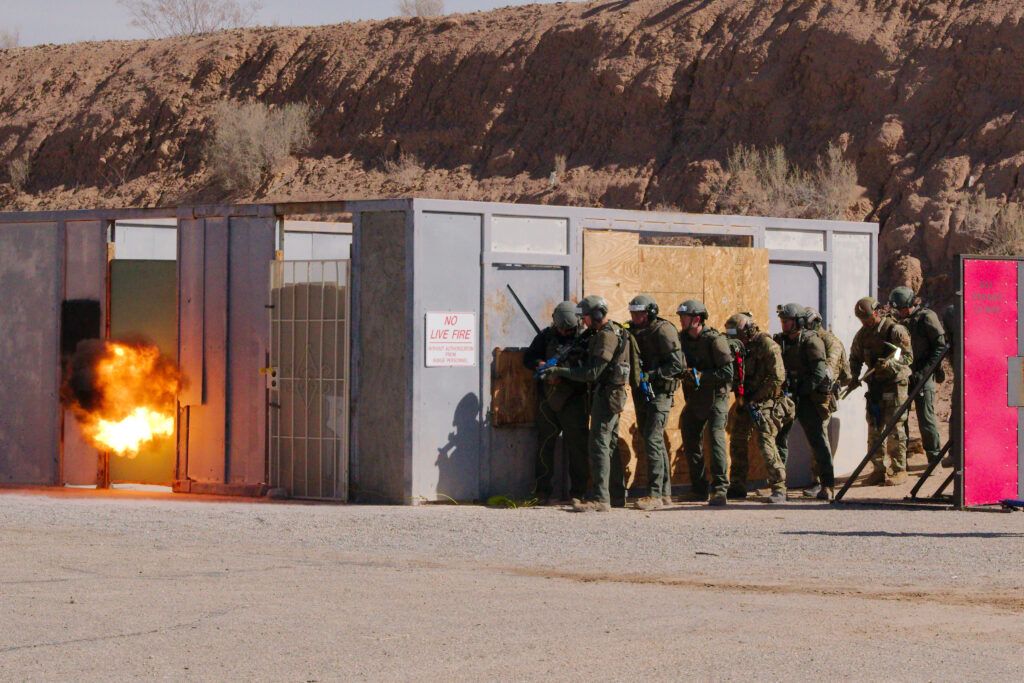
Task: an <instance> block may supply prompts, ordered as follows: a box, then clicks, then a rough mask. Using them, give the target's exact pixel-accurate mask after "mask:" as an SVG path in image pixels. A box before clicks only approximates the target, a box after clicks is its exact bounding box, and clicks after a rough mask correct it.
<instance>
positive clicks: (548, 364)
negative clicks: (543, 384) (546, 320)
mask: <svg viewBox="0 0 1024 683" xmlns="http://www.w3.org/2000/svg"><path fill="white" fill-rule="evenodd" d="M582 340H583V335H577V336H576V337H575V338H574V339H573V340H572V341H570V342H569V343H567V344H564V345H563V346H560V347H559V349H558V353H556V354H555V355H554V356H552V357H551V358H549V359H547V360H546V361H544V365H541V366H540V367H539V368H537V370H536V372H534V373H533V378H534V379H541V375H542V374H543V373H544V371H545V370H550V369H551V368H555V367H558V365H559V364H560V363H561V362H562V361H564V360H565V359H566V358H568V357H569V354H570V353H572V352H573V351H574V350H575V349H576V346H577V345H578V344H579V343H580V342H581V341H582Z"/></svg>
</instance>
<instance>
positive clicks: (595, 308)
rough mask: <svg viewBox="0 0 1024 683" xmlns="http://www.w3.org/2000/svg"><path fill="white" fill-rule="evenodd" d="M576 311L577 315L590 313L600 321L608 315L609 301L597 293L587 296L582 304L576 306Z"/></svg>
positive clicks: (596, 320)
mask: <svg viewBox="0 0 1024 683" xmlns="http://www.w3.org/2000/svg"><path fill="white" fill-rule="evenodd" d="M576 313H577V315H589V316H590V317H591V318H593V320H594V321H595V322H599V321H601V320H604V317H605V316H606V315H608V302H607V301H605V300H604V297H603V296H597V295H596V294H591V295H590V296H585V297H583V300H582V301H580V305H579V306H577V307H576Z"/></svg>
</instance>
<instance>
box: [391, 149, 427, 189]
mask: <svg viewBox="0 0 1024 683" xmlns="http://www.w3.org/2000/svg"><path fill="white" fill-rule="evenodd" d="M382 168H383V170H384V173H386V174H387V176H388V178H389V179H391V180H393V181H395V182H396V183H398V184H399V185H403V186H409V185H412V184H413V183H415V182H416V181H417V180H419V179H420V177H421V176H422V175H423V173H424V171H423V165H422V164H421V163H420V160H419V159H417V158H416V155H415V154H411V153H409V152H402V153H401V154H399V155H398V158H397V159H387V160H385V161H384V163H383V164H382Z"/></svg>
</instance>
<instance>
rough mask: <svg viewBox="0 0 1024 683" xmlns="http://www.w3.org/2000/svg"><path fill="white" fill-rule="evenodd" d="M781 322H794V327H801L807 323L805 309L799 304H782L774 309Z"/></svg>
mask: <svg viewBox="0 0 1024 683" xmlns="http://www.w3.org/2000/svg"><path fill="white" fill-rule="evenodd" d="M775 310H776V311H777V312H778V314H779V319H781V320H795V321H796V326H797V327H798V328H799V327H803V326H804V325H805V324H806V322H807V307H806V306H801V305H800V304H784V305H781V306H779V307H778V308H776V309H775Z"/></svg>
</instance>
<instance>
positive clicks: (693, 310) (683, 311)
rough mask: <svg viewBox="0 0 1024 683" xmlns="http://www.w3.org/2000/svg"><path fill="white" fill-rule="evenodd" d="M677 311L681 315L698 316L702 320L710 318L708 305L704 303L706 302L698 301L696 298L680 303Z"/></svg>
mask: <svg viewBox="0 0 1024 683" xmlns="http://www.w3.org/2000/svg"><path fill="white" fill-rule="evenodd" d="M676 313H678V314H679V315H690V316H697V317H699V318H700V319H701V320H702V321H704V320H707V319H708V307H707V306H705V305H704V302H702V301H697V300H696V299H687V300H686V301H684V302H683V303H681V304H679V308H677V309H676Z"/></svg>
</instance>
